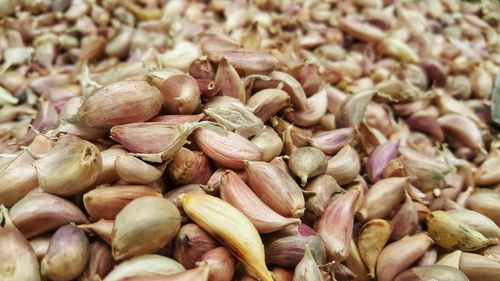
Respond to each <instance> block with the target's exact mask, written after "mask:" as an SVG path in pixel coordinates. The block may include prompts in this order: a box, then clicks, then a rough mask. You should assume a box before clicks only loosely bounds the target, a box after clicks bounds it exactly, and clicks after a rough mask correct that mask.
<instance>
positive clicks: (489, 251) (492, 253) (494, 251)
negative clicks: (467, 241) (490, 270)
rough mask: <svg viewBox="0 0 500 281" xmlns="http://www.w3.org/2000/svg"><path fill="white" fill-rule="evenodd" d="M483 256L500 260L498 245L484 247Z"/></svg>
mask: <svg viewBox="0 0 500 281" xmlns="http://www.w3.org/2000/svg"><path fill="white" fill-rule="evenodd" d="M483 256H485V257H487V258H490V259H492V260H494V261H497V262H500V245H494V246H490V247H488V248H486V249H484V250H483Z"/></svg>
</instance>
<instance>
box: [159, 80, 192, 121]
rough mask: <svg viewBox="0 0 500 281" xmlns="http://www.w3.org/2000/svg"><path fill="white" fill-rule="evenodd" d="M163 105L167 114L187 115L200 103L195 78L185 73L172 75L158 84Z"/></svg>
mask: <svg viewBox="0 0 500 281" xmlns="http://www.w3.org/2000/svg"><path fill="white" fill-rule="evenodd" d="M160 92H161V94H162V95H163V107H164V108H165V109H166V110H167V113H169V114H183V115H189V114H193V112H194V111H195V110H196V109H197V108H198V106H199V105H200V89H199V87H198V83H197V82H196V80H195V79H194V78H193V77H191V76H189V75H186V74H178V75H173V76H170V77H169V78H167V79H166V80H165V81H164V82H163V83H162V84H161V86H160Z"/></svg>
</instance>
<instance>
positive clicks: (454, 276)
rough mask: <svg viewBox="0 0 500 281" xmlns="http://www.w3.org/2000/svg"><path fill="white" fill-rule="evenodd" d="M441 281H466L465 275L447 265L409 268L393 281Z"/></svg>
mask: <svg viewBox="0 0 500 281" xmlns="http://www.w3.org/2000/svg"><path fill="white" fill-rule="evenodd" d="M432 279H434V280H443V281H448V280H449V281H452V280H454V281H468V280H469V278H467V276H465V274H464V273H463V272H462V271H460V270H458V269H456V268H454V267H451V266H447V265H426V266H417V267H414V268H410V269H408V270H406V271H404V272H402V273H400V274H399V275H398V276H397V277H396V279H395V280H394V281H410V280H417V281H419V280H432Z"/></svg>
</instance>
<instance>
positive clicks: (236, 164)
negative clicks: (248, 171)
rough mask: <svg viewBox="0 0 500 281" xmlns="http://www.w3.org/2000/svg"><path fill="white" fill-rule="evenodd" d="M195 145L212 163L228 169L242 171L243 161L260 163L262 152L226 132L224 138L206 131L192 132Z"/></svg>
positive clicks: (244, 139) (249, 143) (233, 134)
mask: <svg viewBox="0 0 500 281" xmlns="http://www.w3.org/2000/svg"><path fill="white" fill-rule="evenodd" d="M194 140H195V142H196V145H198V147H199V148H200V149H201V151H203V152H204V153H205V154H206V155H207V156H208V157H209V158H210V159H212V160H213V161H214V162H216V163H218V164H221V165H223V166H225V167H228V168H233V169H243V168H245V160H249V161H260V160H261V159H262V157H263V152H262V150H261V149H260V148H258V147H257V146H256V145H255V144H253V143H252V142H251V141H249V140H248V139H246V138H244V137H242V136H240V135H238V134H236V133H233V132H227V135H226V136H222V135H219V134H218V133H216V132H213V131H210V130H207V129H198V130H196V131H195V132H194Z"/></svg>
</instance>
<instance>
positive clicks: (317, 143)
mask: <svg viewBox="0 0 500 281" xmlns="http://www.w3.org/2000/svg"><path fill="white" fill-rule="evenodd" d="M353 139H354V131H353V129H351V128H342V129H336V130H331V131H324V132H320V133H318V134H315V135H314V136H312V137H311V138H309V139H308V141H309V144H310V145H311V146H313V147H315V148H317V149H319V150H321V151H323V153H325V154H328V155H333V154H335V153H337V152H338V151H339V150H340V149H342V148H343V147H344V146H345V145H347V144H349V143H350V142H351V141H352V140H353Z"/></svg>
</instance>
